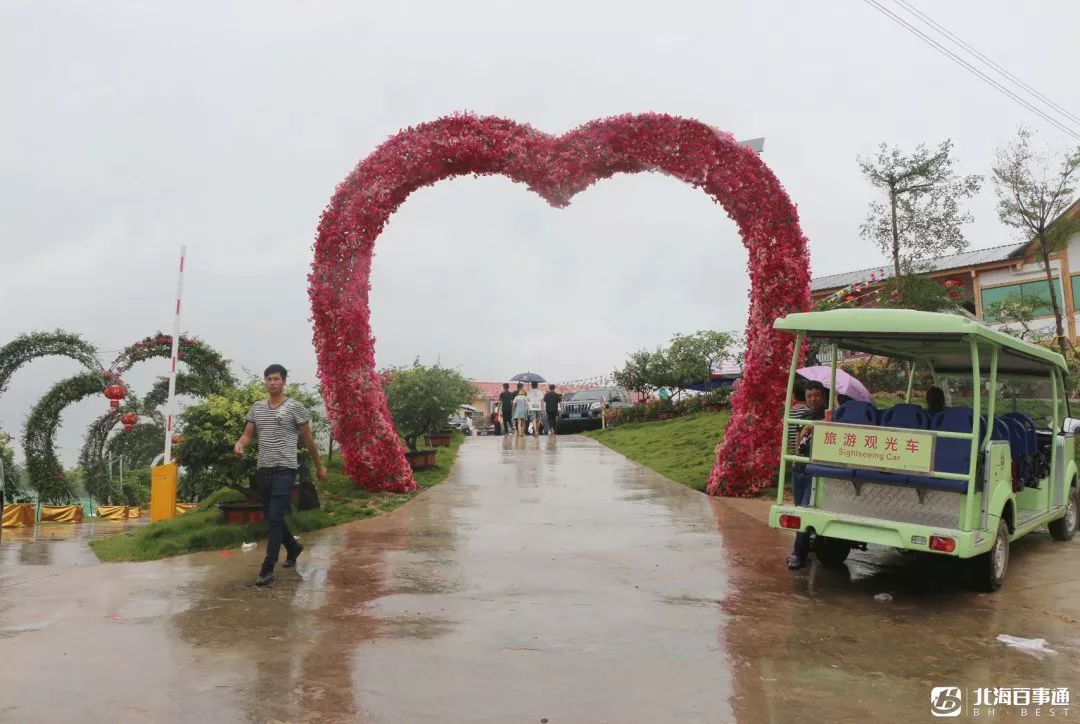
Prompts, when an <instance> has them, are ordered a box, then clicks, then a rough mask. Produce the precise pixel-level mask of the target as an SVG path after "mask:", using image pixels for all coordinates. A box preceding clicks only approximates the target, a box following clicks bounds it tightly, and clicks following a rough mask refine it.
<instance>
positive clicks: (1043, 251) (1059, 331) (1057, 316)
mask: <svg viewBox="0 0 1080 724" xmlns="http://www.w3.org/2000/svg"><path fill="white" fill-rule="evenodd" d="M1039 253H1040V256H1042V262H1043V271H1044V272H1045V273H1046V284H1047V286H1049V287H1050V308H1051V309H1053V310H1054V332H1055V336H1054V341H1055V342H1057V346H1058V350H1059V351H1060V352H1061V356H1062V357H1068V356H1069V345H1068V342H1067V341H1066V340H1065V326H1064V325H1063V323H1062V320H1061V304H1060V302H1059V301H1058V295H1057V290H1056V289H1055V288H1054V273H1053V271H1052V270H1051V269H1050V251H1049V249H1047V247H1046V232H1045V231H1043V232H1041V233H1040V234H1039Z"/></svg>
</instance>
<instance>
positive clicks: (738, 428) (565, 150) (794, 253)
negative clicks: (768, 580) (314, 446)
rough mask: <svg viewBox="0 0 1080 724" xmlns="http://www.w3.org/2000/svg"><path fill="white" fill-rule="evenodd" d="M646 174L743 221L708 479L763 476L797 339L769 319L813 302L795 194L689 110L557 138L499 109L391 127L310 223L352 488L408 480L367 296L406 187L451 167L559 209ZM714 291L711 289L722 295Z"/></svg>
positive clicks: (328, 393)
mask: <svg viewBox="0 0 1080 724" xmlns="http://www.w3.org/2000/svg"><path fill="white" fill-rule="evenodd" d="M642 171H659V172H661V173H666V174H668V175H669V176H673V177H675V178H677V179H680V180H682V181H684V182H685V183H687V184H690V185H691V186H694V187H697V188H700V189H702V190H703V191H704V192H705V193H707V194H708V195H709V196H711V197H712V198H713V199H715V200H716V201H717V202H718V203H719V204H720V205H721V206H723V207H724V210H725V211H727V213H728V215H729V216H730V217H731V218H732V219H733V220H734V221H735V223H736V224H737V225H738V227H739V233H740V234H741V235H742V239H743V243H744V244H745V246H746V249H747V251H748V252H749V259H748V262H747V264H748V267H749V271H750V312H749V318H748V320H747V332H746V339H747V348H746V355H745V362H744V369H743V381H742V383H741V384H740V385H739V390H738V392H737V393H736V395H735V398H734V400H733V402H732V418H731V423H730V425H729V427H728V431H727V434H726V435H725V437H724V440H723V443H722V445H718V446H717V456H716V463H715V465H714V466H713V469H712V472H711V473H710V475H709V486H708V490H709V492H710V493H713V494H721V495H734V496H744V495H751V494H753V493H755V492H757V491H759V490H761V489H762V488H764V487H766V486H767V485H769V483H770V482H771V480H772V477H773V475H774V474H775V471H776V467H777V464H778V459H779V439H780V433H781V430H782V423H781V421H780V414H779V411H780V409H781V406H782V405H783V396H784V385H783V384H782V382H783V380H784V377H785V372H786V369H787V365H788V364H789V362H790V360H791V352H792V344H793V340H792V339H791V338H790V336H788V337H783V336H781V335H779V334H777V333H776V332H775V331H774V330H773V329H772V323H773V320H775V319H776V318H777V317H782V316H784V315H786V314H788V313H789V312H793V311H805V310H806V309H808V308H809V306H810V273H809V258H808V255H807V249H806V237H805V236H803V233H802V231H801V230H800V228H799V217H798V213H797V211H796V209H795V206H794V204H792V203H791V200H790V199H789V198H788V196H787V193H786V192H785V191H784V189H783V187H782V186H781V185H780V182H779V181H778V180H777V179H776V177H775V176H774V175H773V173H772V171H770V170H769V168H768V166H766V165H765V164H764V163H763V162H762V160H761V158H760V157H759V156H758V155H757V154H756V153H755V152H754V151H752V150H750V149H749V148H745V147H743V146H740V145H739V144H738V143H737V142H736V141H735V138H734V137H733V136H731V135H730V134H728V133H724V132H721V131H718V130H716V129H715V128H713V127H711V126H708V125H706V124H704V123H701V122H699V121H695V120H690V119H685V118H677V117H675V116H669V115H663V114H655V113H645V114H641V115H624V116H616V117H613V118H605V119H600V120H595V121H590V122H589V123H587V124H585V125H584V126H581V127H580V128H577V129H575V130H573V131H570V132H569V133H567V134H565V135H563V136H551V135H548V134H546V133H541V132H540V131H537V130H535V129H534V128H532V127H530V126H528V125H525V124H521V123H517V122H515V121H512V120H508V119H504V118H494V117H477V116H473V115H455V116H450V117H446V118H440V119H438V120H435V121H432V122H430V123H424V124H421V125H419V126H416V127H415V128H408V129H406V130H404V131H401V132H400V133H398V134H397V135H395V136H393V137H392V138H390V139H389V140H387V141H386V142H385V143H383V144H382V145H381V146H379V147H378V148H377V149H375V151H374V152H373V153H372V154H371V155H370V156H368V157H367V158H365V159H364V160H363V161H361V162H360V164H359V165H358V166H357V167H356V169H355V170H354V171H353V172H352V173H351V174H349V176H348V178H346V179H345V181H343V182H342V183H341V185H340V186H338V188H337V190H336V191H335V192H334V195H333V198H332V199H331V201H330V204H329V206H328V207H327V208H326V210H325V211H324V212H323V215H322V219H321V220H320V223H319V231H318V238H317V240H316V242H315V260H314V262H313V263H312V271H311V274H310V275H309V277H308V280H309V282H310V288H309V294H310V297H311V306H312V311H313V319H314V322H315V348H316V351H317V353H318V360H319V377H320V380H321V381H322V384H323V392H324V395H325V397H326V403H327V409H328V412H329V415H330V419H331V421H332V423H333V429H334V436H335V438H336V439H337V441H338V443H339V444H340V446H341V452H342V456H343V458H344V461H345V470H346V473H347V474H348V475H349V477H350V478H351V479H352V480H353V481H354V482H355V483H356V484H357V485H359V486H360V487H362V488H364V489H365V490H370V491H398V492H403V491H408V490H413V489H415V484H414V482H413V479H412V473H411V471H410V469H409V466H408V464H407V463H406V461H405V456H404V448H403V445H402V442H401V441H400V439H399V438H398V435H397V433H396V432H395V431H394V426H393V423H392V422H391V419H390V414H389V412H388V410H387V407H386V398H385V396H384V395H383V390H382V385H381V384H380V379H379V375H378V373H377V371H376V369H375V338H374V337H373V336H372V331H371V321H370V311H369V307H368V291H369V289H370V284H369V277H370V274H371V260H372V254H373V252H374V250H375V240H376V239H377V238H378V237H379V234H380V233H381V232H382V230H383V227H384V226H385V225H386V222H387V221H388V220H389V218H390V216H391V214H393V213H394V211H395V210H397V208H398V207H399V206H400V205H401V204H402V202H404V201H405V199H406V198H408V196H409V194H411V193H412V192H413V191H415V190H416V189H418V188H421V187H423V186H428V185H431V184H434V183H436V182H437V181H441V180H443V179H446V178H451V177H454V176H461V175H464V174H475V175H489V174H500V175H503V176H506V177H507V178H509V179H511V180H513V181H516V182H519V183H523V184H525V185H526V186H527V187H528V188H529V189H530V190H532V191H534V192H535V193H537V194H539V195H540V196H542V197H543V198H544V199H545V200H547V202H548V203H550V204H551V205H552V206H554V207H564V206H567V205H568V204H569V203H570V200H571V199H572V198H573V197H574V195H575V194H577V193H578V192H580V191H582V190H584V189H586V188H587V187H588V186H589V185H590V184H592V183H595V182H596V181H598V180H600V179H605V178H608V177H610V176H613V175H615V174H617V173H639V172H642ZM724 295H725V292H724V290H721V289H717V291H716V296H717V299H716V303H717V304H718V305H720V304H723V303H724Z"/></svg>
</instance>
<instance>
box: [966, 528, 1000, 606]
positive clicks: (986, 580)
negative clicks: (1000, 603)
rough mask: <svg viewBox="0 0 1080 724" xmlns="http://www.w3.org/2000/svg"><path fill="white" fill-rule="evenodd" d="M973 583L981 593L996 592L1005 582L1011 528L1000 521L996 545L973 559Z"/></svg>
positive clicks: (995, 538)
mask: <svg viewBox="0 0 1080 724" xmlns="http://www.w3.org/2000/svg"><path fill="white" fill-rule="evenodd" d="M970 565H971V573H972V583H973V584H974V585H975V587H976V588H978V589H979V590H981V591H991V592H992V591H996V590H998V589H999V588H1001V584H1003V583H1004V582H1005V571H1007V570H1008V568H1009V526H1008V525H1006V524H1005V521H1004V520H1000V521H998V528H997V535H996V536H995V537H994V545H993V546H991V548H990V550H989V551H987V552H986V553H983V554H982V555H981V556H975V557H974V558H972V559H971V564H970Z"/></svg>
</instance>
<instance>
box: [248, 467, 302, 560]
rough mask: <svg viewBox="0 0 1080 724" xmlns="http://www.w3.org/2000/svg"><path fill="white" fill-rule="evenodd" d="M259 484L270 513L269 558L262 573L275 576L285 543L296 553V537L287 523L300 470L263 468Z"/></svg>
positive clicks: (257, 474) (267, 542) (268, 522)
mask: <svg viewBox="0 0 1080 724" xmlns="http://www.w3.org/2000/svg"><path fill="white" fill-rule="evenodd" d="M255 475H256V477H257V479H258V481H259V496H260V497H261V498H262V504H263V512H264V513H266V531H267V537H266V558H265V559H264V560H263V564H262V573H272V572H273V570H274V566H276V565H277V561H278V554H279V553H280V551H281V546H282V544H284V545H285V550H286V551H287V552H288V554H289V555H292V554H293V552H294V551H295V550H296V546H297V543H296V538H294V537H293V534H292V533H290V532H289V526H287V525H286V524H285V515H286V514H287V513H288V512H289V508H290V502H291V499H292V489H293V485H294V484H295V483H296V470H295V469H293V468H259V470H258V471H257V472H256V473H255Z"/></svg>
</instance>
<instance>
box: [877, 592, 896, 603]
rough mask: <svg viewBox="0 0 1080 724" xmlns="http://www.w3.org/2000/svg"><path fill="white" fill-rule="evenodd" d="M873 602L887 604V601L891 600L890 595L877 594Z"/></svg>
mask: <svg viewBox="0 0 1080 724" xmlns="http://www.w3.org/2000/svg"><path fill="white" fill-rule="evenodd" d="M874 600H875V601H878V602H879V603H888V602H889V601H891V600H892V594H891V593H879V594H878V595H876V596H874Z"/></svg>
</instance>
